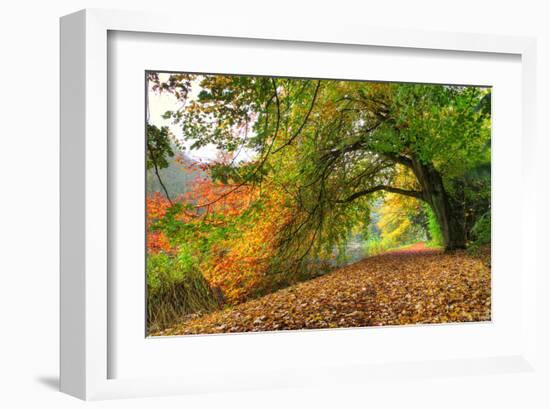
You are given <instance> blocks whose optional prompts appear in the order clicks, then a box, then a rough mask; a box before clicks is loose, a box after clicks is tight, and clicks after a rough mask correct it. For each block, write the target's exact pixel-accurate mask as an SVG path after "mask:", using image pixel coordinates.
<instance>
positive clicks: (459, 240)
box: [411, 158, 466, 251]
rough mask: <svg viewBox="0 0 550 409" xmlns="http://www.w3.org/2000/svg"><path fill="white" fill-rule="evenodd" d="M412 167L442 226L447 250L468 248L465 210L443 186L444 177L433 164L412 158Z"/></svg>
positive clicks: (424, 196)
mask: <svg viewBox="0 0 550 409" xmlns="http://www.w3.org/2000/svg"><path fill="white" fill-rule="evenodd" d="M411 165H412V166H411V169H412V171H413V172H414V174H415V176H416V178H417V179H418V181H419V183H420V185H421V186H422V198H423V199H424V200H425V201H426V202H427V203H428V204H429V205H430V207H431V208H432V210H433V211H434V214H435V216H436V218H437V221H438V223H439V227H440V228H441V234H442V236H443V244H444V246H445V251H450V250H456V249H464V248H466V229H465V227H464V220H463V219H464V212H463V211H461V209H460V206H459V205H458V204H457V203H454V202H453V201H452V200H451V198H450V197H449V195H448V194H447V192H446V191H445V187H444V186H443V179H442V177H441V175H440V174H439V172H438V171H437V170H436V169H435V168H434V167H433V165H426V164H423V163H421V162H420V160H418V159H417V158H412V160H411Z"/></svg>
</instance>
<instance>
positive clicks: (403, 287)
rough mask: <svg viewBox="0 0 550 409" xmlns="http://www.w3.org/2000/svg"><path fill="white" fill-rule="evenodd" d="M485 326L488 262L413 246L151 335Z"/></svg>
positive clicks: (488, 298) (488, 309)
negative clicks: (472, 323) (423, 325)
mask: <svg viewBox="0 0 550 409" xmlns="http://www.w3.org/2000/svg"><path fill="white" fill-rule="evenodd" d="M490 319H491V272H490V266H489V265H488V263H487V262H486V261H484V260H483V259H482V258H478V257H473V256H470V255H468V254H467V253H466V252H463V251H460V252H455V253H450V254H446V253H445V254H444V253H441V252H440V251H438V250H432V249H428V248H426V247H425V246H424V245H423V244H421V243H419V244H416V245H413V246H410V247H408V248H405V249H402V250H396V251H393V252H389V253H385V254H382V255H379V256H373V257H368V258H366V259H364V260H362V261H359V262H357V263H354V264H351V265H349V266H346V267H343V268H340V269H337V270H335V271H333V272H331V273H329V274H326V275H324V276H322V277H319V278H316V279H313V280H310V281H306V282H303V283H300V284H297V285H294V286H291V287H288V288H285V289H283V290H279V291H277V292H275V293H272V294H269V295H266V296H264V297H261V298H258V299H256V300H252V301H248V302H245V303H243V304H240V305H237V306H235V307H233V308H231V309H225V310H223V311H217V312H214V313H211V314H208V315H204V316H202V317H198V318H195V319H191V320H188V321H186V322H184V323H183V324H180V325H177V326H175V327H172V328H170V329H168V330H165V331H162V332H158V333H155V334H152V335H183V334H200V333H203V334H204V333H222V332H247V331H270V330H283V329H304V328H310V329H313V328H336V327H363V326H373V325H399V324H419V323H443V322H465V321H487V320H490Z"/></svg>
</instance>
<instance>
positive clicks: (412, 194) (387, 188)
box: [336, 185, 424, 203]
mask: <svg viewBox="0 0 550 409" xmlns="http://www.w3.org/2000/svg"><path fill="white" fill-rule="evenodd" d="M380 190H385V191H386V192H390V193H397V194H399V195H405V196H410V197H415V198H417V199H421V200H424V196H423V194H422V192H420V191H417V190H405V189H400V188H398V187H393V186H386V185H377V186H374V187H371V188H370V189H365V190H361V191H359V192H355V193H354V194H352V195H350V196H348V197H347V198H345V199H343V200H337V201H336V203H349V202H352V201H354V200H355V199H357V198H358V197H361V196H365V195H369V194H371V193H374V192H378V191H380Z"/></svg>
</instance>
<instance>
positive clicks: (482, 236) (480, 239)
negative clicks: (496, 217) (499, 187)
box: [471, 212, 491, 246]
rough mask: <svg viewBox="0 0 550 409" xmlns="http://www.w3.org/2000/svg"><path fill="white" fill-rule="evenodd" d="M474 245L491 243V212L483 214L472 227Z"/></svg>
mask: <svg viewBox="0 0 550 409" xmlns="http://www.w3.org/2000/svg"><path fill="white" fill-rule="evenodd" d="M471 232H472V238H473V245H474V246H482V245H484V244H489V243H491V212H487V213H485V214H483V215H482V216H481V217H480V218H479V219H478V220H477V221H476V222H475V224H474V226H473V227H472V230H471Z"/></svg>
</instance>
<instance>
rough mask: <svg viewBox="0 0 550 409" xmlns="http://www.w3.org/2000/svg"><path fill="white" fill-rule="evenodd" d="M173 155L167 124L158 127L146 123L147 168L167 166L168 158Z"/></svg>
mask: <svg viewBox="0 0 550 409" xmlns="http://www.w3.org/2000/svg"><path fill="white" fill-rule="evenodd" d="M172 156H174V151H173V150H172V144H171V141H170V130H169V129H168V127H167V126H163V127H162V128H158V127H157V126H155V125H150V124H147V169H152V168H156V169H164V168H167V167H168V166H169V162H168V158H169V157H172Z"/></svg>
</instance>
